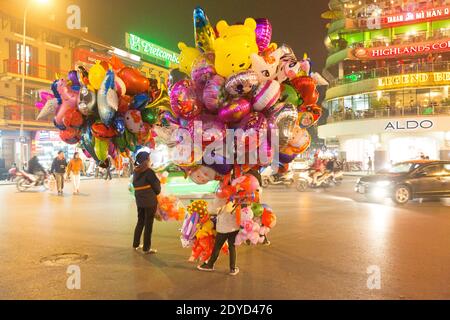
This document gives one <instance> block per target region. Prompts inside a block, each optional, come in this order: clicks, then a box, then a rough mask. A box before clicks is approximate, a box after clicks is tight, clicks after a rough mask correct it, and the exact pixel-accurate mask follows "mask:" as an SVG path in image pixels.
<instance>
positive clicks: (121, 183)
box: [0, 179, 450, 299]
mask: <svg viewBox="0 0 450 320" xmlns="http://www.w3.org/2000/svg"><path fill="white" fill-rule="evenodd" d="M353 183H354V180H346V181H345V182H344V184H343V185H342V186H340V187H338V188H335V189H333V190H331V189H330V190H326V191H319V190H316V191H309V192H305V193H298V192H296V191H295V190H294V189H292V190H291V189H287V188H284V187H272V188H269V189H266V190H265V192H264V195H263V198H264V201H265V202H266V203H268V204H270V205H271V206H272V207H273V209H274V210H275V212H276V213H277V215H278V224H277V226H276V228H275V229H274V230H273V231H272V233H271V234H270V239H271V241H272V245H271V246H270V247H264V246H258V247H247V246H243V247H239V249H238V265H239V266H240V268H241V273H240V274H239V275H238V276H237V277H230V276H228V275H227V274H226V271H227V264H228V258H227V257H223V258H221V259H219V261H218V264H217V269H218V270H217V271H216V272H215V273H206V274H205V273H201V272H199V271H197V270H195V265H193V264H190V263H189V262H187V258H188V256H189V250H188V249H183V248H181V246H180V242H179V239H178V231H177V228H178V227H179V225H178V223H159V222H158V223H156V224H155V234H154V244H155V246H156V247H157V248H158V249H159V253H158V255H156V256H143V255H141V254H138V253H136V252H134V251H133V250H132V249H131V248H130V247H131V237H132V231H133V228H134V224H135V219H136V217H135V206H134V203H133V199H132V198H131V196H130V195H129V193H128V192H127V181H126V180H125V179H123V180H114V181H112V182H106V181H103V180H102V181H85V182H84V183H83V187H84V190H83V191H84V192H85V194H83V195H80V196H72V195H71V194H70V195H69V194H66V195H65V196H64V197H63V198H60V197H57V196H55V195H52V194H50V193H43V192H30V193H16V191H15V189H14V187H10V186H3V187H1V188H0V201H1V203H2V208H1V210H0V258H1V262H0V275H1V276H0V298H1V299H17V298H26V299H29V298H31V299H94V298H101V299H123V298H124V299H319V298H320V299H422V298H423V299H429V298H444V299H450V272H449V270H450V250H449V248H450V202H448V201H442V202H439V201H437V202H426V201H424V202H413V203H410V204H408V205H406V206H404V207H396V206H394V205H393V204H392V203H391V202H390V201H386V202H385V203H381V204H373V203H367V202H364V200H363V199H361V198H360V197H359V196H358V195H355V194H354V193H353V192H352V185H353ZM68 191H70V188H68ZM62 253H79V254H86V255H88V259H87V260H86V261H84V262H81V263H79V266H80V270H81V289H80V290H68V289H67V288H66V280H67V278H68V276H69V275H68V274H66V271H67V266H47V265H45V264H43V263H41V262H40V261H41V259H42V258H43V257H47V256H51V255H54V254H62ZM370 266H376V268H379V270H380V274H381V283H380V284H381V289H379V290H369V289H368V288H367V280H368V277H369V274H367V269H368V268H369V267H370ZM375 271H376V269H375Z"/></svg>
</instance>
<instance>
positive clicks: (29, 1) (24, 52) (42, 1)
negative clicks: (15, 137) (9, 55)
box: [19, 0, 49, 163]
mask: <svg viewBox="0 0 450 320" xmlns="http://www.w3.org/2000/svg"><path fill="white" fill-rule="evenodd" d="M33 1H34V2H35V3H36V4H40V5H45V4H48V3H49V0H27V2H26V3H25V9H24V12H23V37H22V49H21V59H22V61H21V68H22V70H21V71H22V72H21V73H22V94H21V96H22V103H21V105H20V137H19V141H20V162H22V163H23V162H24V146H23V144H24V143H25V141H26V140H25V137H24V134H23V121H24V112H25V110H24V107H25V76H26V71H25V68H26V59H27V47H26V33H27V14H28V9H29V7H30V5H31V4H32V2H33Z"/></svg>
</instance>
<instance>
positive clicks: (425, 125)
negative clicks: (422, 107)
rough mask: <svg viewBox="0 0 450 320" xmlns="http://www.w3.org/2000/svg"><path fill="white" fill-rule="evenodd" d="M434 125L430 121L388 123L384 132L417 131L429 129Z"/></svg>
mask: <svg viewBox="0 0 450 320" xmlns="http://www.w3.org/2000/svg"><path fill="white" fill-rule="evenodd" d="M433 126H434V123H433V121H431V120H428V119H426V120H421V121H417V120H406V121H389V122H388V123H387V124H386V126H385V128H384V130H385V131H388V130H417V129H431V128H433Z"/></svg>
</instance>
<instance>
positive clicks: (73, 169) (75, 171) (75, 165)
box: [67, 152, 86, 194]
mask: <svg viewBox="0 0 450 320" xmlns="http://www.w3.org/2000/svg"><path fill="white" fill-rule="evenodd" d="M81 172H83V174H84V175H86V170H85V168H84V164H83V160H81V158H80V154H79V153H78V152H75V153H74V154H73V158H72V159H71V160H70V162H69V165H68V166H67V178H69V177H70V175H71V174H72V182H73V194H79V193H80V180H81Z"/></svg>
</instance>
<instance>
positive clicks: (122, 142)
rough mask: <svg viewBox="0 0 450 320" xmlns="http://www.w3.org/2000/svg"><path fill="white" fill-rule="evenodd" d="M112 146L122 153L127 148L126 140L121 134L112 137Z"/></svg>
mask: <svg viewBox="0 0 450 320" xmlns="http://www.w3.org/2000/svg"><path fill="white" fill-rule="evenodd" d="M114 144H115V145H116V146H117V148H119V150H120V152H124V151H125V149H126V148H127V140H126V139H125V135H124V134H122V135H120V136H116V137H114Z"/></svg>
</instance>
